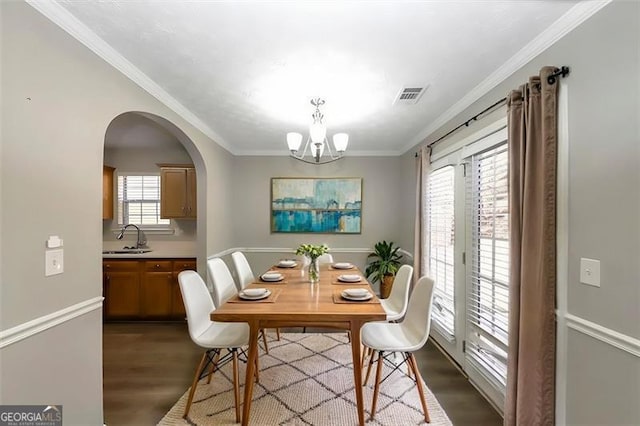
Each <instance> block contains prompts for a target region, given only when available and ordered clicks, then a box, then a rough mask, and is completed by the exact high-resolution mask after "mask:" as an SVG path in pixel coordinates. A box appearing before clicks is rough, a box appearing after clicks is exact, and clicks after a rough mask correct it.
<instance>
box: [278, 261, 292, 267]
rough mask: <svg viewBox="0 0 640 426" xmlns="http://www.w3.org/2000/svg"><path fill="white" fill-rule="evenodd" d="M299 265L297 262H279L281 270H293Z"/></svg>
mask: <svg viewBox="0 0 640 426" xmlns="http://www.w3.org/2000/svg"><path fill="white" fill-rule="evenodd" d="M296 265H297V263H296V261H295V260H281V261H280V262H278V266H279V267H281V268H293V267H295V266H296Z"/></svg>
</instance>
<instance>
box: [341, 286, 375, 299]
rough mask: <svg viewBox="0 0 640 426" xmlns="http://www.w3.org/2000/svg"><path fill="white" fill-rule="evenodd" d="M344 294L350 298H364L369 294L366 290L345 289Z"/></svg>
mask: <svg viewBox="0 0 640 426" xmlns="http://www.w3.org/2000/svg"><path fill="white" fill-rule="evenodd" d="M344 292H345V294H347V295H349V296H351V297H365V296H367V295H368V294H369V290H367V289H366V288H345V289H344Z"/></svg>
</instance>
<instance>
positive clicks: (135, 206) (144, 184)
mask: <svg viewBox="0 0 640 426" xmlns="http://www.w3.org/2000/svg"><path fill="white" fill-rule="evenodd" d="M160 194H161V191H160V175H158V174H144V175H143V174H119V175H118V224H119V225H126V224H129V223H133V224H135V225H138V226H141V227H150V228H166V227H168V226H169V224H170V220H169V219H162V218H160Z"/></svg>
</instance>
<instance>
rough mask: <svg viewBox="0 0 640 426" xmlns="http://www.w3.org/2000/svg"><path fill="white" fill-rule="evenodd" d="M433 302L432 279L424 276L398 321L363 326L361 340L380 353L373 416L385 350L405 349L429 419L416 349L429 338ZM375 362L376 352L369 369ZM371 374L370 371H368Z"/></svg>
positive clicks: (425, 414)
mask: <svg viewBox="0 0 640 426" xmlns="http://www.w3.org/2000/svg"><path fill="white" fill-rule="evenodd" d="M432 303H433V280H432V279H431V278H429V277H422V278H420V279H419V280H418V282H417V283H416V285H415V288H414V289H413V292H412V293H411V297H410V298H409V304H408V306H407V313H406V315H405V317H404V319H403V320H402V322H399V323H385V322H370V323H367V324H365V325H363V326H362V332H361V333H362V334H361V336H362V344H363V345H365V347H368V348H371V349H373V350H374V351H376V352H377V353H378V365H377V369H376V384H375V388H374V391H373V401H372V404H371V419H373V417H374V415H375V412H376V403H377V400H378V392H379V390H380V375H381V372H382V362H383V359H384V353H385V352H387V353H393V352H402V354H403V356H404V361H403V362H406V363H407V364H408V366H409V368H410V369H411V371H412V372H413V377H414V378H415V381H416V386H417V387H418V393H419V394H420V402H421V404H422V409H423V411H424V419H425V421H426V422H427V423H429V422H430V419H429V411H428V409H427V402H426V400H425V398H424V390H423V388H422V376H421V375H420V372H419V371H418V364H417V363H416V358H415V356H414V355H413V352H415V351H417V350H418V349H420V348H422V347H423V346H424V344H425V343H427V339H428V338H429V329H430V328H431V305H432ZM372 364H373V356H372V357H371V359H370V360H369V369H368V371H370V369H371V365H372ZM367 376H368V372H367Z"/></svg>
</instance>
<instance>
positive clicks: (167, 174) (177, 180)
mask: <svg viewBox="0 0 640 426" xmlns="http://www.w3.org/2000/svg"><path fill="white" fill-rule="evenodd" d="M158 165H159V166H160V186H161V188H162V194H161V197H160V216H161V217H162V218H163V219H195V218H196V212H197V204H196V170H195V168H194V166H192V165H176V164H158Z"/></svg>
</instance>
